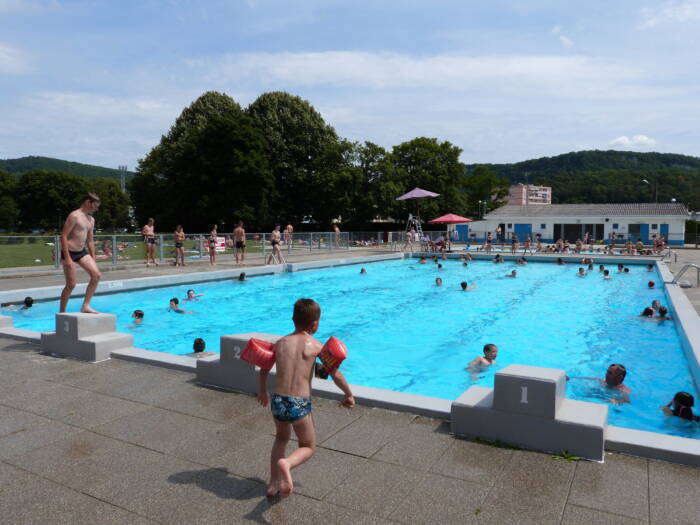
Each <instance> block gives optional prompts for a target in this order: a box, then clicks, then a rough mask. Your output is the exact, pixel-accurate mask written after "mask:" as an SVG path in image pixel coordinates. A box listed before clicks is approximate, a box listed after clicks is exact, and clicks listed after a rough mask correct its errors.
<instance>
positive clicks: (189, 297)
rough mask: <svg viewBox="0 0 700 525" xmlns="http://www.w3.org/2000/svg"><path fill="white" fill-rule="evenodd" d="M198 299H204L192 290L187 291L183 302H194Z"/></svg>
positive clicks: (201, 294) (202, 295)
mask: <svg viewBox="0 0 700 525" xmlns="http://www.w3.org/2000/svg"><path fill="white" fill-rule="evenodd" d="M198 297H204V294H203V293H195V291H194V290H192V289H189V290H187V297H185V301H196V300H197V298H198Z"/></svg>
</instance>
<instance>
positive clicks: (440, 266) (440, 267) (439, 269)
mask: <svg viewBox="0 0 700 525" xmlns="http://www.w3.org/2000/svg"><path fill="white" fill-rule="evenodd" d="M437 269H438V272H439V271H441V270H442V264H438V267H437Z"/></svg>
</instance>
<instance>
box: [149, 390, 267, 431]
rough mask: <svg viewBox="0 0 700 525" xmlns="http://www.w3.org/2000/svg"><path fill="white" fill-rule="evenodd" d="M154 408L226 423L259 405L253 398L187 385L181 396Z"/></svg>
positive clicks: (164, 401)
mask: <svg viewBox="0 0 700 525" xmlns="http://www.w3.org/2000/svg"><path fill="white" fill-rule="evenodd" d="M156 406H158V407H161V408H165V409H168V410H174V411H176V412H182V413H183V414H189V415H192V416H197V417H203V418H207V419H213V420H215V421H219V422H222V423H228V422H230V421H231V420H232V419H233V418H235V417H237V416H240V415H245V414H249V413H250V412H252V411H254V410H256V409H257V408H258V407H259V406H260V405H259V404H258V402H257V400H256V398H255V397H253V396H247V395H244V394H237V393H234V392H223V391H221V390H215V389H211V388H203V387H200V386H197V385H188V387H187V389H186V390H185V391H184V392H182V393H181V394H179V395H177V396H175V397H170V398H167V399H163V400H161V401H159V402H156Z"/></svg>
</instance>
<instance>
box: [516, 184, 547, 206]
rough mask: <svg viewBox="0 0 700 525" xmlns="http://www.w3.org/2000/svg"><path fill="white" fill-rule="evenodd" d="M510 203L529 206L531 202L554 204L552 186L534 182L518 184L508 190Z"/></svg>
mask: <svg viewBox="0 0 700 525" xmlns="http://www.w3.org/2000/svg"><path fill="white" fill-rule="evenodd" d="M508 204H509V205H511V206H529V205H531V204H533V205H534V204H552V188H551V187H550V186H535V185H534V184H517V185H515V186H511V187H510V189H509V190H508Z"/></svg>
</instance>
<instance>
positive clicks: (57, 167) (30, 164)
mask: <svg viewBox="0 0 700 525" xmlns="http://www.w3.org/2000/svg"><path fill="white" fill-rule="evenodd" d="M0 170H3V171H6V172H7V173H11V174H12V175H22V174H24V173H27V172H30V171H34V170H47V171H60V172H63V173H70V174H72V175H77V176H78V177H85V178H88V179H92V178H97V177H101V178H106V179H117V180H119V179H120V177H121V173H120V171H119V170H117V169H112V168H104V167H102V166H93V165H91V164H82V163H80V162H71V161H68V160H61V159H54V158H51V157H36V156H30V157H20V158H18V159H4V160H3V159H0ZM134 175H135V173H133V172H131V171H127V172H126V178H127V180H129V179H130V178H132V177H133V176H134Z"/></svg>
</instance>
